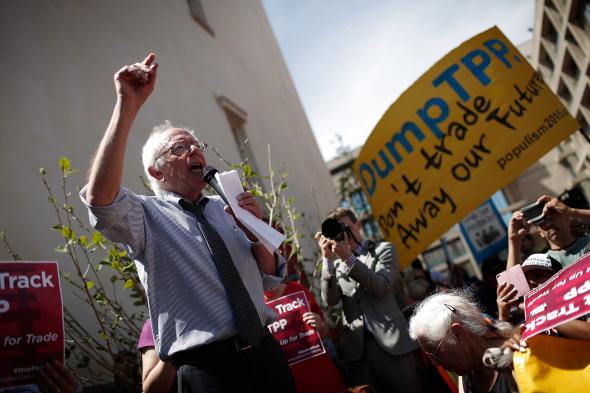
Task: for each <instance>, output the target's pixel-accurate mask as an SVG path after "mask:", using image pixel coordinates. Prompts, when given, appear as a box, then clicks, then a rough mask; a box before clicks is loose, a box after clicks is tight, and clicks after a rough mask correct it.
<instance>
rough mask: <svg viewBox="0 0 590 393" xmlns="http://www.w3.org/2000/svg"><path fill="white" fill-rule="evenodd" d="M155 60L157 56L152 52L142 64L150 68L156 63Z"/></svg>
mask: <svg viewBox="0 0 590 393" xmlns="http://www.w3.org/2000/svg"><path fill="white" fill-rule="evenodd" d="M155 59H156V54H155V53H153V52H152V53H150V54H149V55H147V57H146V58H145V59H144V60H143V61H142V64H143V65H146V66H149V65H151V64H152V63H153V62H154V60H155Z"/></svg>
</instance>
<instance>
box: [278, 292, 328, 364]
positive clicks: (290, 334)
mask: <svg viewBox="0 0 590 393" xmlns="http://www.w3.org/2000/svg"><path fill="white" fill-rule="evenodd" d="M266 304H267V305H268V306H269V307H272V308H274V309H275V311H276V312H277V314H279V318H278V319H277V321H276V322H274V323H272V324H270V325H268V329H269V330H270V332H271V333H272V335H273V336H274V338H275V339H276V340H277V341H278V342H279V344H280V345H281V348H283V351H284V352H285V357H286V358H287V362H288V363H289V364H294V363H298V362H301V361H303V360H305V359H309V358H311V357H314V356H317V355H321V354H323V353H325V352H326V350H325V349H324V344H323V343H322V339H321V338H320V335H319V334H318V333H317V332H316V331H315V330H314V329H313V328H312V327H311V326H309V325H308V324H306V323H305V322H303V314H305V313H306V312H309V311H310V309H309V303H308V302H307V297H306V296H305V292H303V291H300V292H295V293H291V294H289V295H285V296H283V297H280V298H278V299H275V300H272V301H268V302H267V303H266Z"/></svg>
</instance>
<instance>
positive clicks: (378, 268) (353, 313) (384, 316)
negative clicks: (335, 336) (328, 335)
mask: <svg viewBox="0 0 590 393" xmlns="http://www.w3.org/2000/svg"><path fill="white" fill-rule="evenodd" d="M370 251H372V252H370ZM370 251H367V250H363V252H362V254H361V255H359V256H358V257H357V261H356V263H355V264H354V265H353V266H352V268H351V269H349V268H348V266H347V265H346V264H345V263H344V262H343V261H341V260H339V259H338V260H336V261H334V264H335V268H336V274H335V275H332V276H330V274H329V273H328V271H327V269H323V271H322V280H321V291H322V300H323V301H324V302H325V303H327V304H328V306H333V305H335V304H337V303H338V302H339V301H342V313H343V318H342V321H343V332H342V343H341V344H342V346H341V349H342V356H343V358H344V360H346V361H356V360H360V359H361V358H362V356H363V344H364V343H363V338H364V332H363V325H364V324H366V326H367V328H368V330H369V331H370V332H371V333H372V334H373V336H374V337H375V339H376V340H377V342H378V343H379V344H380V345H381V346H382V347H383V348H384V349H385V350H386V351H387V352H389V353H391V354H392V355H401V354H404V353H408V352H410V351H413V350H415V349H416V348H418V343H417V342H416V341H414V340H412V339H411V338H410V335H409V332H408V321H407V320H406V318H405V317H404V315H403V313H402V311H401V310H400V309H399V306H398V304H397V301H396V299H395V292H394V282H395V280H396V279H397V278H398V277H399V262H398V257H397V253H396V251H395V248H394V246H393V245H392V244H391V243H388V242H381V243H378V244H377V245H376V247H374V250H370Z"/></svg>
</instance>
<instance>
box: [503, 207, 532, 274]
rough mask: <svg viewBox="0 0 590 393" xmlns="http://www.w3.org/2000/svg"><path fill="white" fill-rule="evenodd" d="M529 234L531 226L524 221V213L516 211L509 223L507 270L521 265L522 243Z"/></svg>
mask: <svg viewBox="0 0 590 393" xmlns="http://www.w3.org/2000/svg"><path fill="white" fill-rule="evenodd" d="M528 232H529V224H528V223H527V222H525V221H524V216H523V214H522V212H521V211H520V210H519V211H516V212H514V214H513V215H512V218H510V222H509V223H508V259H507V261H506V269H510V268H511V267H513V266H516V265H518V264H519V263H520V241H521V240H522V238H523V237H524V235H526V234H527V233H528Z"/></svg>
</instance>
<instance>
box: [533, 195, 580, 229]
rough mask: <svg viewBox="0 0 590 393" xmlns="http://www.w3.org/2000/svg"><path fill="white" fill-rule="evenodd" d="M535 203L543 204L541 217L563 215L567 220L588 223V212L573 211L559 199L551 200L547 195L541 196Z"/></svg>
mask: <svg viewBox="0 0 590 393" xmlns="http://www.w3.org/2000/svg"><path fill="white" fill-rule="evenodd" d="M537 202H540V203H543V202H545V206H544V207H543V216H551V215H565V216H567V217H569V218H577V219H579V220H581V221H583V222H585V223H590V210H587V209H574V208H573V207H569V206H566V205H565V204H564V203H563V202H562V201H560V200H559V199H557V198H552V197H550V196H548V195H543V196H542V197H540V198H539V199H538V200H537Z"/></svg>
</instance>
